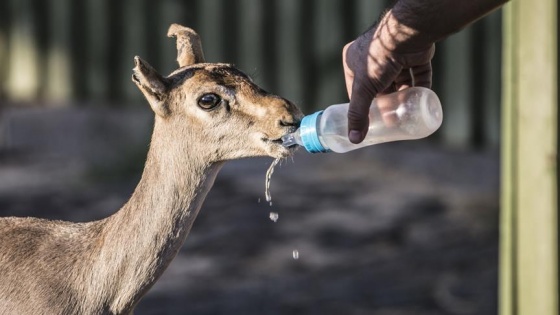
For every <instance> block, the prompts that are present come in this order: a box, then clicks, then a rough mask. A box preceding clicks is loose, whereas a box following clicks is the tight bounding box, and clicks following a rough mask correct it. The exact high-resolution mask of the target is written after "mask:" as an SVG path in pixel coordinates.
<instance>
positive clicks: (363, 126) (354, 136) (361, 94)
mask: <svg viewBox="0 0 560 315" xmlns="http://www.w3.org/2000/svg"><path fill="white" fill-rule="evenodd" d="M359 82H360V81H358V80H354V83H353V84H352V98H351V99H350V105H349V106H348V139H349V140H350V142H352V143H360V142H362V141H363V140H364V138H365V137H366V134H367V131H368V127H369V117H368V115H369V107H370V105H371V101H372V100H373V97H374V95H376V94H377V93H376V91H368V90H365V89H364V88H362V86H361V84H360V83H359Z"/></svg>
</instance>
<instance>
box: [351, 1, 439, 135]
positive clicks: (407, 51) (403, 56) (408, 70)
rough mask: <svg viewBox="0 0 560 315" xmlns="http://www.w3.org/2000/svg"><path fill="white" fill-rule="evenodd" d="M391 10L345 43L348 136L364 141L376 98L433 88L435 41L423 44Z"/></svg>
mask: <svg viewBox="0 0 560 315" xmlns="http://www.w3.org/2000/svg"><path fill="white" fill-rule="evenodd" d="M397 23H398V22H396V21H394V20H392V16H391V14H390V12H389V13H388V14H387V15H385V17H384V18H383V19H382V20H381V21H380V22H379V24H378V25H377V27H373V28H372V29H370V30H369V31H367V32H366V33H364V34H362V35H361V36H360V37H358V38H357V39H356V40H354V41H352V42H350V43H348V44H347V45H346V46H344V49H343V51H342V60H343V66H344V79H345V81H346V89H347V91H348V97H349V98H350V106H349V109H348V138H349V140H350V142H352V143H360V142H362V141H363V139H364V138H365V136H366V134H367V131H368V126H369V118H368V113H369V107H370V105H371V102H372V100H373V98H374V97H376V96H377V95H381V94H387V93H392V92H395V91H399V90H402V89H405V88H408V87H411V86H423V87H427V88H431V85H432V65H431V59H432V57H433V55H434V51H435V46H434V44H433V43H421V42H419V41H418V40H417V37H415V36H414V35H415V32H414V30H411V29H408V28H407V27H406V26H403V25H398V24H397Z"/></svg>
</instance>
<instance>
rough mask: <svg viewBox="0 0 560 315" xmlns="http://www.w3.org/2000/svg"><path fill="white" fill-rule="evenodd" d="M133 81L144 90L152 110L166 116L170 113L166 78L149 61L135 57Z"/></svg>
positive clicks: (143, 92)
mask: <svg viewBox="0 0 560 315" xmlns="http://www.w3.org/2000/svg"><path fill="white" fill-rule="evenodd" d="M132 70H133V71H134V73H133V74H132V81H133V82H134V83H136V86H138V88H139V89H140V91H142V94H144V97H146V100H148V103H150V106H151V107H152V110H153V111H154V112H155V113H156V114H157V115H159V116H161V117H165V116H167V115H168V114H169V107H168V105H167V103H166V102H165V96H166V93H167V85H166V82H165V79H164V78H163V77H162V76H161V75H160V74H159V73H157V71H156V70H155V69H154V68H152V66H150V64H148V63H147V62H145V61H144V60H142V59H140V57H138V56H136V57H134V68H133V69H132Z"/></svg>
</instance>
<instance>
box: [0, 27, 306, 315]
mask: <svg viewBox="0 0 560 315" xmlns="http://www.w3.org/2000/svg"><path fill="white" fill-rule="evenodd" d="M168 36H174V37H176V39H177V50H178V57H177V61H178V63H179V66H180V68H179V69H178V70H176V71H174V72H173V73H171V74H170V75H169V76H167V77H163V76H161V75H160V74H158V73H157V72H156V71H155V70H154V69H153V68H152V67H151V66H150V65H149V64H148V63H146V62H145V61H143V60H142V59H140V58H139V57H135V58H134V64H135V67H134V69H133V75H132V81H134V83H135V84H136V85H137V86H138V88H139V89H140V90H141V91H142V93H143V94H144V96H145V97H146V99H147V101H148V103H149V104H150V106H151V108H152V109H153V111H154V113H155V122H154V130H153V134H152V139H151V144H150V149H149V152H148V156H147V160H146V164H145V168H144V172H143V174H142V178H141V180H140V182H139V184H138V186H137V187H136V189H135V191H134V193H133V194H132V196H131V198H130V200H129V201H128V202H127V203H126V204H125V205H124V206H123V207H122V208H121V209H120V210H118V211H117V212H116V213H115V214H113V215H112V216H110V217H108V218H106V219H103V220H99V221H94V222H88V223H70V222H62V221H48V220H44V219H38V218H17V217H8V218H1V219H0V314H10V315H11V314H17V315H23V314H33V315H36V314H129V313H132V311H133V309H134V307H135V305H136V304H137V303H138V301H139V300H140V299H141V298H142V296H143V295H144V294H145V293H146V292H147V291H148V290H149V289H150V287H151V286H152V285H153V284H154V283H155V281H157V279H158V278H159V277H160V276H161V274H162V273H163V271H164V270H165V269H166V267H167V266H168V265H169V263H170V262H171V260H172V259H173V258H174V257H175V255H176V254H177V252H178V250H179V248H180V247H181V245H182V244H183V242H184V241H185V239H186V237H187V234H188V233H189V231H190V229H191V226H192V224H193V222H194V220H195V218H196V216H197V213H198V211H199V209H200V207H201V204H202V202H203V201H204V198H205V197H206V194H207V193H208V191H209V190H210V188H211V186H212V184H213V182H214V179H215V177H216V175H217V174H218V171H219V170H220V168H221V167H222V165H223V164H224V162H225V161H227V160H233V159H238V158H244V157H255V156H270V157H273V158H282V157H287V156H289V155H290V154H292V149H288V148H284V147H283V146H282V144H281V141H280V137H281V136H283V135H285V134H287V133H289V132H293V131H294V130H295V128H296V127H297V125H298V124H299V121H300V119H301V117H302V113H301V112H300V110H299V109H298V108H297V107H296V106H295V105H293V104H292V103H290V102H289V101H287V100H285V99H283V98H281V97H278V96H275V95H272V94H269V93H267V92H265V91H264V90H262V89H261V88H259V87H258V86H257V85H255V84H254V83H253V82H252V81H251V79H250V78H249V77H248V76H246V75H245V74H243V73H242V72H241V71H239V70H237V69H236V68H234V67H233V66H231V65H229V64H217V63H204V56H203V52H202V47H201V44H200V40H199V37H198V35H197V34H196V33H195V32H194V31H193V30H191V29H189V28H186V27H183V26H180V25H177V24H173V25H171V27H170V28H169V32H168Z"/></svg>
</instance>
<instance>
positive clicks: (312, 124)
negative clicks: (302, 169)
mask: <svg viewBox="0 0 560 315" xmlns="http://www.w3.org/2000/svg"><path fill="white" fill-rule="evenodd" d="M322 114H323V111H318V112H316V113H314V114H311V115H307V116H305V117H303V119H302V120H301V124H300V126H299V134H300V136H301V142H302V143H303V147H304V148H305V149H306V150H307V151H308V152H310V153H318V152H330V150H329V149H327V148H325V147H324V146H323V144H321V141H320V140H319V135H318V134H317V122H318V121H319V118H320V117H321V115H322Z"/></svg>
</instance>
